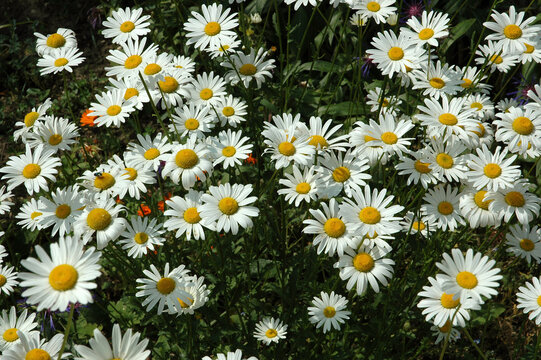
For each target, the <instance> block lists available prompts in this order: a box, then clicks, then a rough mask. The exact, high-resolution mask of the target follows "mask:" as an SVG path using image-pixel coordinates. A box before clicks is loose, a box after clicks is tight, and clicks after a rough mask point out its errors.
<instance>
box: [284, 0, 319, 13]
mask: <svg viewBox="0 0 541 360" xmlns="http://www.w3.org/2000/svg"><path fill="white" fill-rule="evenodd" d="M320 1H321V0H284V4H287V5H291V4H293V3H295V6H294V7H293V9H295V11H297V10H299V8H300V7H301V6H306V5H308V3H310V5H312V6H316V5H317V3H318V2H320Z"/></svg>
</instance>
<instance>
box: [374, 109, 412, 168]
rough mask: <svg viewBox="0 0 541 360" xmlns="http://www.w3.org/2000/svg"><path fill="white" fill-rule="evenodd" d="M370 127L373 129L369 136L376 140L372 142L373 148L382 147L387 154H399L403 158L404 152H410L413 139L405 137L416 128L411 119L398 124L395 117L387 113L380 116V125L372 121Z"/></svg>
mask: <svg viewBox="0 0 541 360" xmlns="http://www.w3.org/2000/svg"><path fill="white" fill-rule="evenodd" d="M369 126H370V128H371V129H372V131H371V133H370V134H369V136H372V137H373V138H375V140H373V142H371V145H372V146H381V148H382V149H383V151H384V152H386V153H387V154H389V155H394V154H397V155H398V157H402V153H403V152H406V153H407V152H409V146H410V145H411V143H410V140H413V138H406V137H404V135H406V133H407V132H408V131H410V130H411V129H413V128H414V127H415V125H413V122H412V121H411V120H410V119H407V118H406V119H401V120H400V121H399V122H398V123H396V122H395V117H394V116H393V115H392V114H390V113H386V114H383V115H380V116H379V123H377V122H375V121H374V120H372V119H370V124H369Z"/></svg>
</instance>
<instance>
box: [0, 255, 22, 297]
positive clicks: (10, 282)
mask: <svg viewBox="0 0 541 360" xmlns="http://www.w3.org/2000/svg"><path fill="white" fill-rule="evenodd" d="M13 270H15V267H13V266H11V267H10V266H8V264H2V263H0V294H1V293H4V294H5V295H9V294H11V293H12V292H13V288H14V287H17V285H18V284H19V282H18V281H17V274H18V273H17V272H16V271H13Z"/></svg>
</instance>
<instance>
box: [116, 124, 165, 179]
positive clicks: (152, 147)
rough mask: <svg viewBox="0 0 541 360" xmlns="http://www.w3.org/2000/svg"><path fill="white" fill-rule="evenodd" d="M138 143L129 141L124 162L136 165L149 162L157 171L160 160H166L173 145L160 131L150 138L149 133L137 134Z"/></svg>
mask: <svg viewBox="0 0 541 360" xmlns="http://www.w3.org/2000/svg"><path fill="white" fill-rule="evenodd" d="M137 140H139V143H135V142H130V143H129V144H128V146H127V153H126V154H125V156H124V158H125V159H126V162H129V163H130V164H133V166H135V167H137V166H140V165H145V164H149V165H150V166H151V167H152V168H153V169H154V171H158V168H159V166H160V162H161V161H167V159H168V158H169V157H170V156H171V150H172V149H173V145H172V144H170V143H169V142H168V141H167V137H165V136H163V134H162V133H158V134H156V137H154V138H151V137H150V136H149V135H145V136H143V135H141V134H137Z"/></svg>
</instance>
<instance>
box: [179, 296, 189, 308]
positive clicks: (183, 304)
mask: <svg viewBox="0 0 541 360" xmlns="http://www.w3.org/2000/svg"><path fill="white" fill-rule="evenodd" d="M177 300H178V302H179V304H180V307H181V308H183V309H187V308H189V307H190V306H192V304H193V299H192V298H190V297H189V298H188V302H189V304H186V303H185V302H184V301H182V300H181V299H180V298H177Z"/></svg>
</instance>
